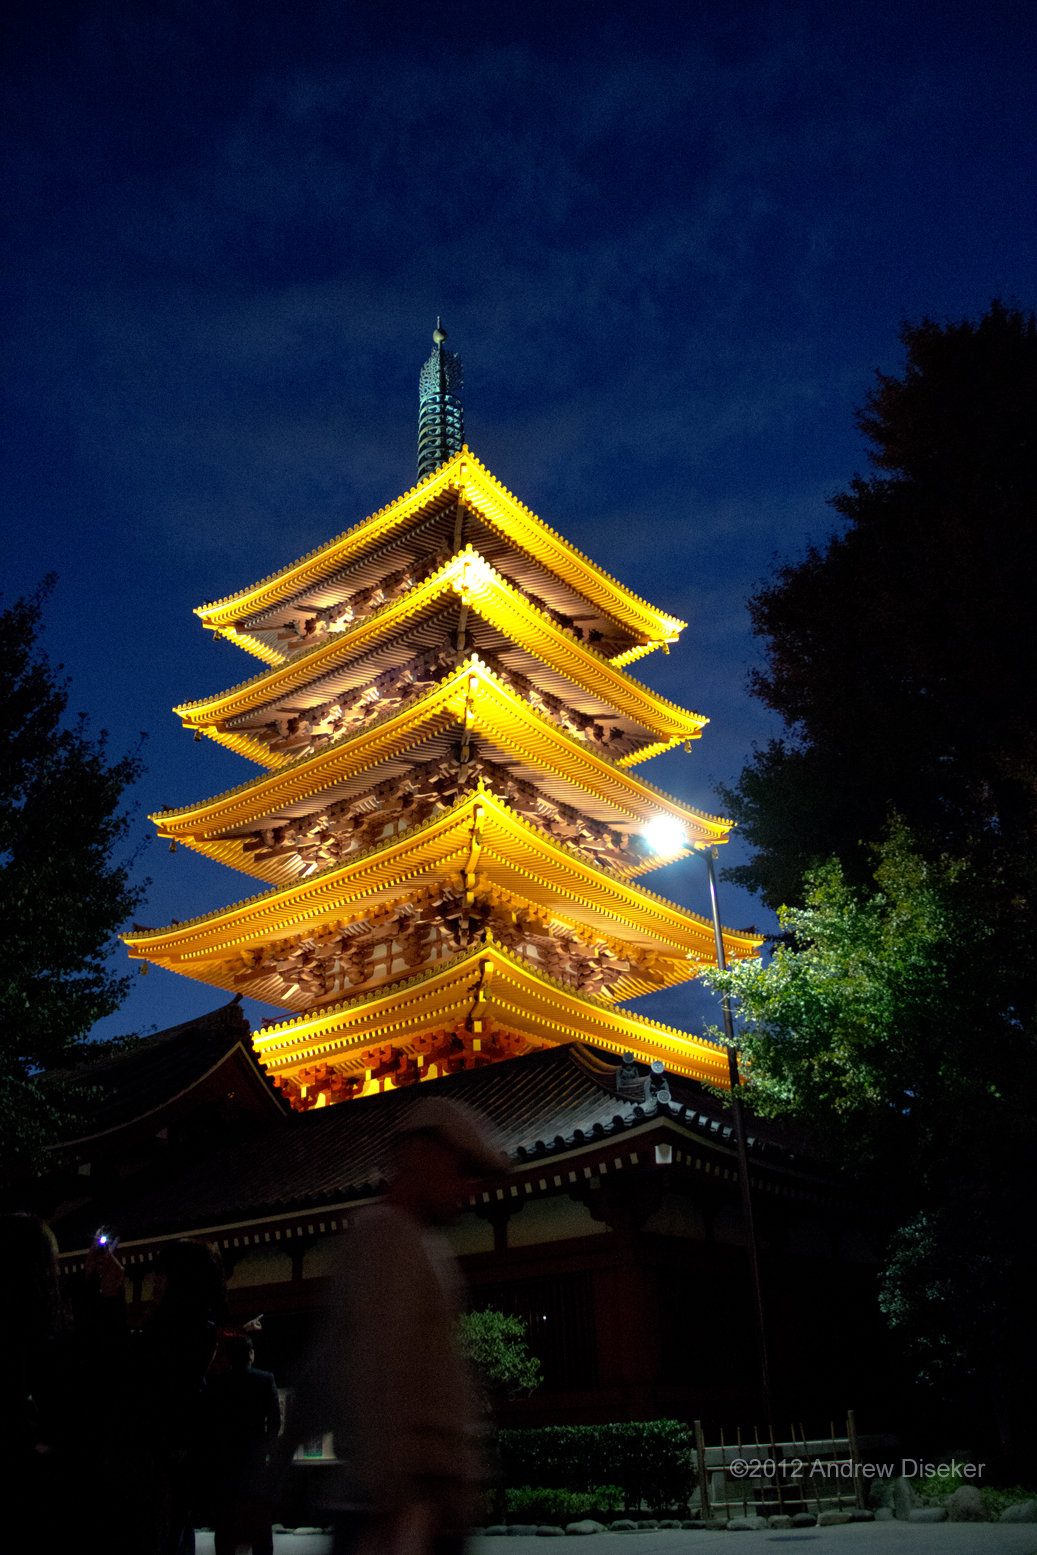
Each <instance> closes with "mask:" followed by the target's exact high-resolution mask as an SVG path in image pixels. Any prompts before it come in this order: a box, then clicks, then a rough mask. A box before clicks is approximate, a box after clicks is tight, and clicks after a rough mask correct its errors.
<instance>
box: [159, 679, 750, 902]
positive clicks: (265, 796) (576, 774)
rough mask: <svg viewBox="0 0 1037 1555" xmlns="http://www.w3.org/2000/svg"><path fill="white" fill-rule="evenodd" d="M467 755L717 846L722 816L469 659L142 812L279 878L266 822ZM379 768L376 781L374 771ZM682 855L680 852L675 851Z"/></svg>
mask: <svg viewBox="0 0 1037 1555" xmlns="http://www.w3.org/2000/svg"><path fill="white" fill-rule="evenodd" d="M477 757H479V758H481V759H483V760H484V761H487V762H490V763H492V764H493V765H494V766H495V767H500V768H503V769H504V770H505V772H506V773H507V774H509V775H510V777H511V778H512V779H514V780H515V781H517V782H519V783H525V784H528V785H532V786H533V787H535V788H536V789H537V790H540V791H542V792H543V793H544V794H545V796H546V798H547V799H548V800H549V801H554V802H557V803H558V804H561V805H563V806H567V807H569V808H571V809H572V810H574V811H576V812H578V813H580V814H583V815H585V816H587V817H589V818H590V819H591V820H592V821H594V822H595V823H598V824H600V825H601V826H603V827H605V828H611V829H613V830H615V831H617V833H618V834H621V835H622V836H623V837H625V838H626V839H627V840H628V841H629V839H630V838H631V837H637V838H640V839H643V837H644V833H645V831H646V828H647V827H648V826H649V825H650V824H651V823H652V821H654V820H656V819H657V818H659V817H660V816H669V817H671V818H673V819H675V820H677V821H679V823H680V824H681V826H682V827H683V829H684V831H685V834H686V836H687V838H688V841H689V843H690V844H691V845H695V844H699V843H710V844H714V843H720V842H724V841H726V839H727V836H728V834H729V832H730V830H731V825H732V823H731V822H730V821H728V820H725V819H723V818H722V817H718V816H708V815H705V814H703V813H702V812H701V811H698V810H694V809H693V808H692V807H691V806H689V805H684V804H682V803H681V802H680V801H679V800H676V799H673V798H672V797H671V796H670V795H668V794H664V793H663V792H662V791H661V790H660V789H657V788H655V787H654V786H653V785H652V784H650V783H647V782H646V781H645V780H644V779H643V778H640V777H637V776H636V775H635V774H634V773H633V772H631V771H630V770H629V769H628V768H627V767H625V766H623V765H622V764H621V763H619V762H617V761H615V760H613V759H611V758H610V757H609V756H608V755H607V754H606V753H605V752H604V751H602V750H600V748H599V747H598V746H597V745H596V744H592V743H589V742H588V741H586V740H581V739H579V738H577V737H576V736H575V735H573V734H572V733H570V732H569V731H568V730H566V729H565V728H563V727H562V726H561V724H560V723H559V722H557V721H556V720H555V719H553V718H551V717H549V716H548V715H547V714H545V713H543V712H541V711H540V710H538V709H537V708H535V707H533V706H532V705H531V703H530V702H529V701H528V700H526V698H525V697H523V696H522V695H521V694H520V691H519V690H517V689H516V688H514V687H513V686H512V685H510V684H506V683H505V682H504V681H503V680H502V679H501V678H500V677H499V676H498V675H496V674H494V672H493V671H492V670H491V669H489V667H488V666H487V665H485V664H484V663H483V662H482V661H481V660H480V659H479V658H478V657H477V656H475V655H472V656H471V657H469V658H467V659H466V660H464V661H463V662H462V663H461V664H460V665H459V666H458V667H457V668H456V669H455V670H454V671H453V672H452V673H451V674H449V675H447V676H445V677H444V678H443V679H442V680H441V681H439V682H438V684H435V685H434V686H433V687H432V688H431V689H429V690H426V691H424V692H422V693H420V694H419V695H417V696H416V697H414V698H413V699H412V700H411V701H409V702H407V703H405V704H404V705H403V706H402V707H400V708H399V709H398V710H395V711H389V712H388V713H386V714H383V715H382V716H381V717H380V718H377V719H374V720H373V721H372V722H371V723H369V724H368V725H366V726H365V727H364V728H363V729H362V730H361V731H360V732H359V733H357V734H354V735H353V736H351V737H347V738H345V739H342V740H340V741H338V742H329V743H327V744H326V745H324V746H322V747H321V748H320V749H319V750H318V751H317V753H316V754H312V755H306V756H302V757H298V758H296V759H295V760H294V761H293V762H291V763H290V764H287V765H284V766H280V767H279V768H278V769H276V770H275V771H274V772H272V773H269V774H267V775H264V776H263V777H260V778H256V779H253V780H252V781H251V782H249V783H244V784H242V785H240V786H239V787H238V788H235V789H231V790H229V791H228V792H227V793H225V794H222V795H219V796H217V797H216V798H214V799H211V800H207V801H204V802H202V803H200V804H196V805H190V806H186V807H184V808H182V809H179V810H166V811H163V812H160V813H157V814H155V815H153V816H152V819H153V820H154V821H155V822H156V823H157V824H158V826H159V829H160V835H161V836H163V837H166V838H169V839H171V840H173V841H177V842H181V841H182V842H185V843H187V844H188V845H189V846H191V847H194V848H196V849H198V850H199V851H200V852H204V853H207V854H209V855H210V856H211V857H215V858H218V859H220V861H221V862H223V863H227V864H231V865H233V866H235V867H236V868H239V869H243V870H245V871H246V872H247V873H250V874H258V875H260V876H261V877H264V878H269V879H274V880H283V879H284V878H285V873H284V866H283V864H281V863H279V862H278V861H277V860H275V859H273V858H271V857H269V856H268V857H263V856H262V854H263V852H264V850H263V849H262V848H261V847H260V846H259V845H258V844H257V842H256V836H257V834H260V835H261V833H262V831H263V829H264V827H269V826H270V825H275V824H281V823H285V822H288V821H292V820H293V819H297V818H299V817H302V816H306V815H310V814H312V813H313V812H314V810H315V806H319V807H320V808H321V809H322V810H326V809H327V807H328V806H334V805H339V806H341V805H344V804H346V802H347V801H350V800H352V799H355V798H356V797H357V796H359V795H362V794H366V793H368V792H373V794H374V796H375V797H373V798H372V800H371V805H370V807H371V808H372V809H374V808H377V806H378V804H379V798H378V795H377V791H378V789H379V788H381V787H382V785H383V784H386V783H388V784H390V785H391V784H394V783H395V782H396V780H398V779H399V778H400V777H401V776H403V775H406V774H408V773H412V772H413V771H414V770H415V769H416V768H418V767H420V768H422V769H427V767H428V765H429V764H430V763H433V762H443V761H448V762H449V761H453V762H456V764H457V771H458V775H459V777H460V779H461V780H463V781H466V780H468V778H469V776H470V769H471V763H472V761H473V760H475V759H476V758H477ZM376 773H377V777H376V775H375V774H376ZM628 851H629V853H630V856H631V858H632V859H633V860H634V864H633V869H632V870H631V871H629V872H637V871H640V870H643V869H648V868H655V867H657V866H658V865H659V864H661V863H663V862H666V860H665V859H663V858H660V857H658V856H650V855H649V852H648V850H647V849H646V848H644V847H642V848H641V849H640V850H638V849H637V848H633V849H629V850H628ZM681 856H684V854H683V852H680V853H675V854H674V855H673V857H681Z"/></svg>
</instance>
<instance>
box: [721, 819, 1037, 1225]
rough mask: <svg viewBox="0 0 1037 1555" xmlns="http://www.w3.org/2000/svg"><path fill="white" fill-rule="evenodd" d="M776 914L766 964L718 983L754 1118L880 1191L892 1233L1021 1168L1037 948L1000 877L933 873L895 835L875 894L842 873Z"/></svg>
mask: <svg viewBox="0 0 1037 1555" xmlns="http://www.w3.org/2000/svg"><path fill="white" fill-rule="evenodd" d="M779 917H780V922H781V926H782V929H783V931H784V933H783V935H782V936H781V937H780V939H779V941H778V942H777V943H776V945H775V947H774V950H773V954H772V955H771V956H770V958H769V960H766V961H765V960H763V959H762V958H761V959H758V960H749V961H743V962H738V963H736V964H734V965H733V966H731V967H729V968H728V970H727V971H726V972H719V971H717V970H716V969H712V970H710V971H707V972H706V973H705V974H704V975H705V977H706V979H707V981H708V982H709V983H710V984H711V986H713V987H714V988H719V989H725V990H727V991H728V992H729V993H730V994H731V995H732V996H733V998H734V1000H735V1003H736V1007H737V1010H738V1013H739V1016H740V1025H741V1035H740V1037H739V1044H740V1047H741V1049H742V1054H743V1060H744V1064H745V1068H746V1076H747V1085H746V1090H745V1099H746V1101H747V1102H748V1104H749V1105H750V1106H751V1107H752V1108H753V1109H754V1110H755V1111H757V1112H758V1113H761V1114H762V1115H764V1116H775V1115H778V1114H783V1113H787V1114H792V1115H794V1116H795V1117H797V1118H798V1119H800V1120H801V1121H802V1122H804V1123H806V1124H808V1125H809V1127H810V1129H811V1131H812V1133H813V1134H814V1136H815V1138H817V1139H818V1140H819V1141H821V1142H822V1143H824V1144H825V1145H827V1147H828V1148H829V1149H830V1152H831V1154H832V1156H833V1158H835V1159H837V1160H838V1161H839V1162H840V1164H841V1166H842V1167H843V1169H844V1170H846V1171H847V1172H848V1173H849V1175H851V1176H852V1177H855V1178H857V1180H859V1181H862V1182H867V1183H868V1184H869V1185H871V1186H872V1187H874V1186H876V1185H878V1184H879V1183H880V1182H881V1184H882V1193H883V1201H884V1203H885V1204H886V1206H887V1209H888V1214H889V1217H890V1219H889V1223H890V1225H894V1224H897V1223H899V1222H900V1221H901V1220H902V1219H903V1218H904V1217H905V1215H908V1214H911V1213H913V1212H914V1211H915V1209H917V1207H918V1206H919V1205H920V1204H921V1203H923V1202H925V1201H926V1199H927V1197H929V1196H931V1195H932V1193H934V1192H935V1193H937V1194H938V1193H939V1192H940V1191H941V1189H942V1186H943V1185H944V1184H945V1183H946V1182H947V1181H948V1180H949V1177H950V1176H952V1175H953V1176H960V1175H961V1173H962V1171H963V1164H962V1163H963V1162H966V1161H967V1162H968V1163H969V1171H970V1172H971V1173H972V1174H973V1175H977V1176H978V1177H979V1178H980V1179H985V1178H986V1177H987V1176H988V1174H989V1171H990V1169H991V1163H992V1152H994V1151H995V1150H996V1151H997V1152H998V1153H1000V1152H1001V1151H1003V1150H1004V1149H1006V1148H1008V1147H1009V1146H1010V1145H1011V1146H1012V1148H1013V1150H1015V1149H1016V1146H1017V1145H1018V1146H1019V1148H1020V1149H1022V1151H1023V1153H1024V1154H1025V1151H1026V1149H1029V1148H1030V1146H1031V1145H1032V1143H1034V1142H1035V1140H1037V1129H1035V1126H1034V1120H1035V1118H1037V1030H1035V1023H1034V1017H1035V1013H1037V1012H1035V1009H1034V1001H1033V997H1032V995H1033V990H1034V988H1035V986H1037V947H1035V946H1034V942H1033V940H1032V938H1031V936H1030V934H1029V928H1028V924H1027V922H1026V920H1025V919H1024V918H1023V916H1022V915H1021V914H1019V913H1018V912H1017V911H1015V910H1013V907H1012V904H1011V902H1010V901H1007V900H1006V895H1005V890H1004V884H1003V881H1002V880H1001V879H1000V878H999V876H998V874H997V872H996V870H995V869H982V868H977V867H976V865H975V864H974V863H973V862H972V861H971V860H970V859H968V858H965V859H961V858H954V857H952V856H950V855H944V856H942V857H940V858H938V859H936V860H935V861H934V860H932V859H931V858H929V857H928V856H927V854H926V852H925V851H923V850H921V849H920V848H919V847H918V845H917V842H916V839H915V838H914V837H913V835H912V834H911V832H910V831H909V830H908V829H907V827H906V826H904V824H903V823H902V822H900V821H895V822H894V823H893V824H892V825H891V826H890V828H889V830H888V833H887V836H886V838H885V839H884V840H883V841H882V842H881V843H880V844H879V846H878V847H877V848H876V850H875V853H874V857H873V859H872V878H871V880H870V881H869V882H868V883H867V884H860V883H858V882H856V881H854V880H852V879H851V878H849V877H848V875H847V873H846V872H845V871H844V870H843V868H842V866H841V865H840V864H839V863H838V861H836V860H834V859H833V860H830V861H829V862H828V863H827V864H824V865H821V866H819V867H818V868H817V869H814V870H812V871H808V873H807V876H806V902H805V904H804V905H803V906H802V907H797V908H782V909H781V911H780V914H779ZM1013 1142H1015V1143H1013ZM1019 1142H1022V1143H1021V1144H1020V1143H1019Z"/></svg>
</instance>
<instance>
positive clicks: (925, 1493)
mask: <svg viewBox="0 0 1037 1555" xmlns="http://www.w3.org/2000/svg"><path fill="white" fill-rule="evenodd" d="M910 1483H911V1489H912V1490H913V1491H914V1493H915V1495H916V1496H919V1497H920V1498H921V1499H922V1500H923V1501H942V1500H943V1498H944V1496H952V1495H953V1494H954V1492H955V1491H956V1490H960V1489H961V1487H962V1485H975V1484H976V1479H975V1477H972V1478H971V1479H966V1478H965V1475H964V1474H963V1473H962V1471H961V1469H960V1468H958V1467H955V1469H954V1472H953V1473H950V1474H926V1475H925V1476H924V1478H922V1479H913V1480H911V1482H910Z"/></svg>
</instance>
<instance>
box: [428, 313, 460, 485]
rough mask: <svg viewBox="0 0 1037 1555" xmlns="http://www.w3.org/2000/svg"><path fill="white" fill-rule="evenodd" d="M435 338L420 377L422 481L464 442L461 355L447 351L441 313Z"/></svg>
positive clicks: (434, 333)
mask: <svg viewBox="0 0 1037 1555" xmlns="http://www.w3.org/2000/svg"><path fill="white" fill-rule="evenodd" d="M432 339H433V342H434V344H433V346H432V355H431V356H430V357H429V359H428V361H427V362H426V363H425V365H424V367H423V368H422V369H421V376H420V378H419V379H418V480H419V481H420V480H424V479H425V476H426V475H431V474H432V472H433V470H438V469H439V466H440V465H441V464H445V463H446V461H447V460H448V459H452V458H453V456H454V454H456V453H460V451H461V448H462V445H463V444H464V409H463V407H462V405H461V391H462V389H463V388H464V374H463V369H462V366H461V358H460V357H459V356H458V354H457V352H456V351H448V350H447V349H446V347H445V346H444V345H443V342H444V340H445V339H446V330H445V329H444V328H443V326H442V324H441V322H440V320H439V318H438V316H437V318H436V327H435V329H434V330H433V331H432Z"/></svg>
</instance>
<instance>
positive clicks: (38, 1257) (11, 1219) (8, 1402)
mask: <svg viewBox="0 0 1037 1555" xmlns="http://www.w3.org/2000/svg"><path fill="white" fill-rule="evenodd" d="M0 1239H2V1247H3V1252H2V1254H0V1270H2V1274H0V1332H2V1333H3V1343H4V1365H3V1368H2V1370H0V1465H2V1468H0V1473H2V1475H3V1481H4V1486H5V1493H4V1502H3V1519H4V1530H5V1533H4V1536H5V1538H9V1539H10V1540H11V1544H12V1548H14V1547H17V1546H18V1545H19V1544H20V1543H21V1542H22V1541H25V1542H26V1544H27V1543H28V1541H29V1539H30V1534H31V1536H32V1543H33V1547H34V1548H41V1547H42V1545H41V1541H40V1540H39V1537H38V1534H39V1529H40V1525H41V1524H43V1525H46V1523H47V1522H48V1521H49V1520H50V1509H51V1506H52V1505H53V1501H54V1498H55V1495H56V1494H57V1495H60V1493H61V1490H62V1488H63V1486H62V1482H61V1468H62V1465H61V1459H60V1455H59V1451H58V1448H59V1440H58V1438H59V1437H60V1436H62V1435H63V1434H64V1430H63V1426H64V1422H63V1420H62V1419H61V1418H59V1416H60V1415H61V1414H63V1413H64V1411H63V1410H61V1408H60V1403H61V1399H60V1395H59V1394H58V1392H57V1388H56V1384H57V1382H58V1379H59V1378H60V1376H61V1374H62V1372H63V1371H64V1370H65V1361H64V1358H62V1357H59V1354H58V1352H59V1351H60V1349H61V1339H62V1337H63V1334H64V1331H65V1330H66V1328H67V1322H66V1318H65V1314H64V1312H63V1310H62V1305H61V1300H60V1295H59V1285H58V1261H57V1249H56V1244H55V1241H54V1237H53V1234H52V1233H51V1231H50V1229H49V1228H48V1227H47V1226H45V1225H44V1224H43V1222H42V1221H41V1220H39V1219H38V1218H37V1217H36V1216H35V1215H29V1214H8V1215H2V1216H0ZM55 1406H58V1407H57V1408H56V1407H55ZM47 1547H48V1548H49V1545H48V1546H47Z"/></svg>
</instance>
